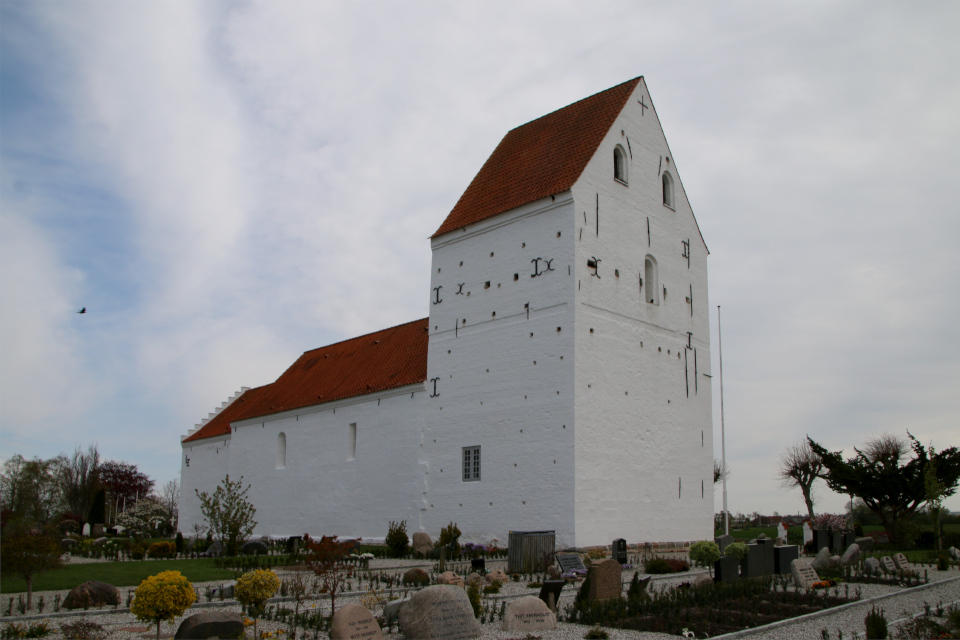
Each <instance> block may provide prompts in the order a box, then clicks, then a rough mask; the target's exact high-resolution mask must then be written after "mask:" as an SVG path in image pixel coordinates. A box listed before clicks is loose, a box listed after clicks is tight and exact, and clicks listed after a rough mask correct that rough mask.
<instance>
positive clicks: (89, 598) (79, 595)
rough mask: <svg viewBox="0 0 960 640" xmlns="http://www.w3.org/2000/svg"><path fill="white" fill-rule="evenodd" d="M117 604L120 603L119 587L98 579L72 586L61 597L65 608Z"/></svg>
mask: <svg viewBox="0 0 960 640" xmlns="http://www.w3.org/2000/svg"><path fill="white" fill-rule="evenodd" d="M117 604H120V589H117V588H116V587H115V586H113V585H112V584H107V583H106V582H100V581H98V580H90V581H88V582H84V583H83V584H81V585H79V586H76V587H74V588H73V589H71V590H70V593H68V594H67V597H66V598H64V599H63V606H64V607H66V608H67V609H91V608H97V607H106V606H108V605H117Z"/></svg>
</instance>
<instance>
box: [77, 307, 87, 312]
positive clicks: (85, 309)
mask: <svg viewBox="0 0 960 640" xmlns="http://www.w3.org/2000/svg"><path fill="white" fill-rule="evenodd" d="M86 312H87V308H86V307H84V308H83V309H80V311H77V313H86Z"/></svg>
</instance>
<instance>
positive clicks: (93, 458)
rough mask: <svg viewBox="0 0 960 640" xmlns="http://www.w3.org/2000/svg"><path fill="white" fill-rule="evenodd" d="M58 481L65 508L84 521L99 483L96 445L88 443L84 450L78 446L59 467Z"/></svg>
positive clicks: (98, 459)
mask: <svg viewBox="0 0 960 640" xmlns="http://www.w3.org/2000/svg"><path fill="white" fill-rule="evenodd" d="M60 482H61V483H62V487H63V499H64V502H65V503H66V505H67V508H68V509H70V511H71V512H73V513H75V514H77V515H78V516H80V517H81V518H82V519H83V520H84V521H86V520H87V518H88V517H89V516H90V507H91V506H93V498H94V495H95V494H96V492H97V488H98V485H99V483H100V452H99V451H98V450H97V445H95V444H92V445H90V446H89V447H88V448H87V451H86V452H84V451H83V449H81V448H80V447H79V446H78V447H77V448H76V450H74V452H73V457H71V458H68V459H67V461H66V463H65V464H64V465H63V466H62V467H61V469H60Z"/></svg>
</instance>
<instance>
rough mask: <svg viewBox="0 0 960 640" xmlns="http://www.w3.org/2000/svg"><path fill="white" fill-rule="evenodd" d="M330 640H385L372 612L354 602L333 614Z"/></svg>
mask: <svg viewBox="0 0 960 640" xmlns="http://www.w3.org/2000/svg"><path fill="white" fill-rule="evenodd" d="M330 640H383V632H382V631H380V625H379V624H377V619H376V618H374V617H373V614H372V613H370V610H369V609H367V608H366V607H365V606H363V605H362V604H357V603H355V602H353V603H350V604H345V605H342V606H341V607H340V608H339V609H337V612H336V613H334V614H333V618H332V619H331V620H330Z"/></svg>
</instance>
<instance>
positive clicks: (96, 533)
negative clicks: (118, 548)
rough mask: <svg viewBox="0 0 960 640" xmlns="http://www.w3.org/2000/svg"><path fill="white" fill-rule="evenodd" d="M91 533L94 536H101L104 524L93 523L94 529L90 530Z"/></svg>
mask: <svg viewBox="0 0 960 640" xmlns="http://www.w3.org/2000/svg"><path fill="white" fill-rule="evenodd" d="M90 535H91V536H93V537H94V538H99V537H100V536H102V535H103V525H102V524H95V525H93V529H92V530H91V531H90Z"/></svg>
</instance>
